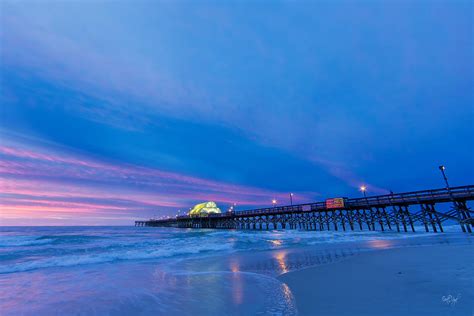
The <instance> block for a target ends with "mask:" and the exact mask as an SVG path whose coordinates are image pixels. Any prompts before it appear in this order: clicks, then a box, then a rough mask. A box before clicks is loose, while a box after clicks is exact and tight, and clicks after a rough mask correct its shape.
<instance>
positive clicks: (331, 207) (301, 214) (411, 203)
mask: <svg viewBox="0 0 474 316" xmlns="http://www.w3.org/2000/svg"><path fill="white" fill-rule="evenodd" d="M338 200H339V201H338V202H340V203H339V204H338V203H333V201H331V203H328V200H326V201H323V202H315V203H308V204H298V205H289V206H275V207H269V208H260V209H253V210H246V211H239V212H237V211H236V212H227V213H221V214H210V215H209V216H206V217H191V216H189V215H184V216H177V217H176V218H169V219H160V220H148V221H136V222H135V226H151V227H178V228H214V229H215V228H222V229H259V230H268V229H303V230H321V231H322V230H336V231H337V230H342V231H346V230H351V231H353V230H364V229H368V230H381V231H385V230H396V231H398V232H408V231H412V232H414V231H415V224H423V226H424V228H425V231H427V232H429V231H430V230H431V231H433V232H443V225H442V223H443V222H445V221H448V220H451V221H454V222H456V223H458V224H459V225H460V227H461V229H462V231H463V232H467V233H472V231H473V229H474V217H473V215H474V214H473V213H474V212H473V211H472V210H471V209H470V208H469V207H468V205H467V202H468V201H472V200H474V185H468V186H460V187H447V188H443V189H435V190H424V191H415V192H405V193H397V194H395V193H391V194H386V195H378V196H367V197H363V198H352V199H348V198H341V199H338ZM341 200H342V201H341ZM440 206H444V207H440ZM441 208H443V209H444V210H441Z"/></svg>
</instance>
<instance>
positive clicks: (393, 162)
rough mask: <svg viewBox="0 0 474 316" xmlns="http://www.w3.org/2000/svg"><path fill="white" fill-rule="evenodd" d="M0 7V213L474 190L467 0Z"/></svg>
mask: <svg viewBox="0 0 474 316" xmlns="http://www.w3.org/2000/svg"><path fill="white" fill-rule="evenodd" d="M0 6H1V21H0V23H1V24H0V26H1V28H0V49H1V50H0V52H1V61H0V70H1V91H0V102H1V112H0V113H1V116H0V124H1V125H0V146H1V149H2V150H1V151H0V157H1V162H2V166H1V169H0V176H1V178H0V181H1V182H0V183H2V187H1V188H0V189H1V197H0V199H1V200H0V202H1V207H2V209H3V211H2V213H3V214H2V218H0V220H1V221H2V223H3V224H25V225H28V224H32V223H40V224H51V225H54V224H58V225H63V224H102V223H116V224H126V223H130V222H131V221H132V220H133V219H134V218H144V217H145V218H146V217H149V216H153V215H166V214H169V215H171V214H175V213H176V210H177V209H188V208H189V207H190V206H192V205H193V204H195V203H198V202H201V201H202V200H211V199H213V200H216V202H218V204H219V205H220V206H221V207H222V208H223V209H226V208H227V207H228V205H230V204H231V203H233V202H235V203H237V204H238V205H239V207H240V208H241V209H243V208H248V207H262V206H267V205H268V204H270V203H269V202H270V201H271V199H272V198H277V200H278V201H279V203H281V204H286V203H288V202H289V201H287V200H288V198H287V197H288V193H289V192H293V193H295V200H296V201H297V202H308V201H313V200H322V199H324V198H326V197H331V196H358V195H360V192H358V187H359V186H360V185H362V184H366V185H367V186H368V192H369V194H379V193H385V192H387V191H388V190H393V191H395V192H400V191H407V190H418V189H426V188H432V187H435V188H437V187H441V186H442V185H443V183H442V179H441V177H440V174H439V170H438V169H437V166H438V165H439V164H445V165H446V166H447V172H448V176H449V179H450V180H451V182H452V185H465V184H472V179H473V175H474V168H473V164H472V161H474V159H473V158H474V154H473V150H472V148H473V145H474V128H473V117H474V116H473V114H474V113H473V112H474V108H473V104H474V103H473V101H474V92H473V88H472V87H473V86H474V85H473V73H474V71H473V70H474V69H473V56H474V55H473V47H474V46H473V41H474V37H473V7H472V6H473V5H472V2H470V1H450V2H447V1H384V2H381V1H357V2H356V1H301V2H300V1H283V2H280V1H276V2H271V3H270V2H263V1H226V2H217V1H201V2H194V1H176V2H170V1H164V2H160V1H134V2H131V1H114V2H112V1H103V2H92V1H90V2H50V3H48V5H44V3H40V2H33V1H22V2H14V1H3V2H2V3H1V4H0ZM239 207H238V208H239Z"/></svg>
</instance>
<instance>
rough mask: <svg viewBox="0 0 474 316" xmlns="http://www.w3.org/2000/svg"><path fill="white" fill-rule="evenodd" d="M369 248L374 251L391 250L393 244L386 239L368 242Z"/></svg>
mask: <svg viewBox="0 0 474 316" xmlns="http://www.w3.org/2000/svg"><path fill="white" fill-rule="evenodd" d="M369 246H370V247H371V248H374V249H390V248H393V246H394V243H393V242H392V241H391V240H387V239H379V240H370V241H369Z"/></svg>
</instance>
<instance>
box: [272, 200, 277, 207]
mask: <svg viewBox="0 0 474 316" xmlns="http://www.w3.org/2000/svg"><path fill="white" fill-rule="evenodd" d="M272 204H273V207H275V205H276V204H277V200H275V199H273V200H272Z"/></svg>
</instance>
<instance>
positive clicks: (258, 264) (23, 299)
mask: <svg viewBox="0 0 474 316" xmlns="http://www.w3.org/2000/svg"><path fill="white" fill-rule="evenodd" d="M417 230H418V231H419V232H418V233H396V232H371V231H363V232H341V231H339V232H338V231H323V232H315V231H297V230H293V231H289V230H287V231H231V230H198V229H174V228H147V227H0V314H1V315H297V313H298V311H297V308H296V305H295V301H294V297H293V295H292V293H291V290H290V289H289V288H288V286H287V285H286V284H284V283H282V282H281V281H279V280H278V279H277V278H276V277H277V276H278V275H281V274H283V273H287V272H291V271H295V270H298V269H303V268H306V267H311V266H317V265H321V264H331V263H332V262H336V261H339V260H344V259H345V258H348V257H350V256H353V255H357V254H358V253H360V252H365V251H377V250H383V249H389V248H397V247H413V246H422V245H432V244H442V243H451V244H463V243H471V239H472V238H470V237H469V236H467V235H466V234H462V233H460V232H459V230H460V229H459V227H458V226H452V227H449V226H448V227H446V231H447V232H446V233H444V234H433V233H422V232H421V231H423V229H422V228H421V227H420V228H418V229H417Z"/></svg>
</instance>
